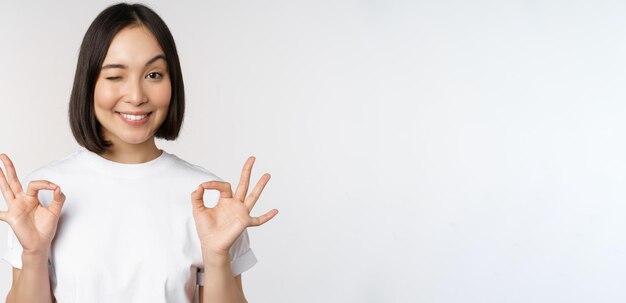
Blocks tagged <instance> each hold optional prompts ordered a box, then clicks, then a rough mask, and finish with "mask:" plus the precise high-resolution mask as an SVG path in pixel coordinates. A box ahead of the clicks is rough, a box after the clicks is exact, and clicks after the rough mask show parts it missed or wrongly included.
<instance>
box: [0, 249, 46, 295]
mask: <svg viewBox="0 0 626 303" xmlns="http://www.w3.org/2000/svg"><path fill="white" fill-rule="evenodd" d="M6 302H7V303H23V302H33V303H52V292H51V291H50V277H49V273H48V257H47V255H45V254H44V255H29V254H22V270H20V274H19V277H18V279H17V281H13V286H12V287H11V290H10V291H9V294H8V295H7V300H6Z"/></svg>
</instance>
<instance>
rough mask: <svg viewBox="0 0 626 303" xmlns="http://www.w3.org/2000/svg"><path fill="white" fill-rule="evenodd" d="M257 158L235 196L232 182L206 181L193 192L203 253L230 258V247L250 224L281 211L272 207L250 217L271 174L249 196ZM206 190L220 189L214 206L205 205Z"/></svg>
mask: <svg viewBox="0 0 626 303" xmlns="http://www.w3.org/2000/svg"><path fill="white" fill-rule="evenodd" d="M254 160H255V158H254V157H250V158H248V160H247V161H246V164H245V165H244V167H243V171H242V172H241V179H240V180H239V185H237V190H236V191H235V195H234V196H233V192H232V189H231V187H230V184H229V183H227V182H220V181H209V182H205V183H202V184H200V185H199V186H198V189H196V190H195V191H194V192H192V193H191V201H192V208H193V218H194V220H195V222H196V230H197V231H198V236H199V237H200V243H201V245H202V250H203V254H204V253H211V254H215V255H219V256H223V257H229V254H228V250H229V249H230V247H231V245H233V243H234V242H235V240H237V238H238V237H239V235H241V233H242V232H243V231H244V230H245V229H246V228H247V227H249V226H260V225H263V224H264V223H265V222H267V221H269V220H270V219H272V218H273V217H274V216H275V215H276V214H278V210H276V209H272V210H270V211H268V212H267V213H265V214H264V215H262V216H259V217H251V216H250V211H251V210H252V208H253V207H254V204H255V203H256V201H257V200H258V199H259V196H260V195H261V192H262V191H263V188H265V185H266V184H267V182H268V181H269V180H270V175H269V174H264V175H263V176H262V177H261V179H260V180H259V182H258V183H257V185H256V186H255V187H254V189H253V190H252V193H250V195H249V196H247V197H246V194H247V193H248V186H249V184H250V174H251V172H252V165H253V164H254ZM205 189H215V190H218V191H219V192H220V199H219V201H218V202H217V204H216V205H215V206H214V207H205V206H204V200H203V195H204V190H205Z"/></svg>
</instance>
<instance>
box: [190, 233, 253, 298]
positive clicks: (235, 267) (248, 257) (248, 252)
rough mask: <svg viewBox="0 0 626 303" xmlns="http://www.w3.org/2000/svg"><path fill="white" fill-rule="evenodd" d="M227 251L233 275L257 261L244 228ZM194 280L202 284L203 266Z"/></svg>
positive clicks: (238, 273)
mask: <svg viewBox="0 0 626 303" xmlns="http://www.w3.org/2000/svg"><path fill="white" fill-rule="evenodd" d="M228 253H229V254H230V260H231V261H230V270H231V272H232V274H233V276H238V275H240V274H242V273H243V272H245V271H247V270H248V269H250V268H252V266H254V265H255V264H256V263H257V259H256V256H255V255H254V252H253V251H252V249H250V239H249V238H248V231H247V230H244V231H243V233H241V235H239V238H237V240H235V243H233V245H232V246H231V247H230V250H229V251H228ZM196 281H198V285H200V286H204V268H200V269H199V270H198V276H197V279H196Z"/></svg>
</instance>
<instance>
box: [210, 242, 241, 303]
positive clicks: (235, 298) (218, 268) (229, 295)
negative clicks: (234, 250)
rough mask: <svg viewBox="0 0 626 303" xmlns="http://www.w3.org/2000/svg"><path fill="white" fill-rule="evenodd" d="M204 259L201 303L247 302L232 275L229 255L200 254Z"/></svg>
mask: <svg viewBox="0 0 626 303" xmlns="http://www.w3.org/2000/svg"><path fill="white" fill-rule="evenodd" d="M202 257H203V260H204V287H203V292H204V293H203V302H202V303H226V302H228V303H231V302H233V303H241V302H248V301H246V298H245V296H244V294H243V292H242V291H241V289H240V288H239V285H238V284H237V282H236V281H235V277H233V274H232V271H231V268H230V257H224V256H218V255H213V254H210V253H204V252H203V254H202Z"/></svg>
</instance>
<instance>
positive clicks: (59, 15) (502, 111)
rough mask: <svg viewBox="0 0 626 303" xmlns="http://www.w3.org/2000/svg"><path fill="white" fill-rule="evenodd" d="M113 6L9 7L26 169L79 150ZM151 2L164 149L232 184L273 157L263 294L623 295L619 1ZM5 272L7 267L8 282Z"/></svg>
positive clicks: (2, 127) (11, 115)
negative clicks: (92, 69)
mask: <svg viewBox="0 0 626 303" xmlns="http://www.w3.org/2000/svg"><path fill="white" fill-rule="evenodd" d="M109 3H111V2H109V1H90V2H87V1H67V0H66V1H53V2H50V3H48V2H45V1H21V2H18V1H4V0H3V2H2V4H0V41H1V42H0V43H1V47H0V68H1V71H2V72H0V102H1V107H0V152H4V153H7V154H8V155H9V156H11V157H12V158H13V160H14V162H15V164H16V166H17V168H18V173H19V174H20V176H25V175H26V174H27V173H28V172H30V171H31V170H34V169H35V168H37V167H40V166H42V165H45V164H47V163H49V162H51V161H53V160H56V159H58V158H61V157H64V156H66V155H67V154H69V153H71V152H73V151H75V150H76V149H77V148H78V145H77V144H76V143H75V141H74V139H73V137H72V135H71V132H70V129H69V125H68V122H67V103H68V100H69V94H70V90H71V85H72V80H73V74H74V70H75V66H76V59H77V55H78V49H79V46H80V42H81V39H82V36H83V34H84V32H85V31H86V29H87V27H88V25H89V23H90V22H91V21H92V20H93V18H94V17H95V16H96V15H97V14H98V12H100V11H101V10H102V9H104V8H105V7H106V6H107V5H108V4H109ZM148 3H149V4H150V6H151V7H152V8H153V9H155V10H156V11H157V13H159V14H160V15H161V16H162V17H163V19H164V20H165V21H166V22H167V24H168V25H169V27H170V29H171V31H172V32H173V35H174V37H175V39H176V42H177V45H178V50H179V54H180V57H181V60H182V67H183V73H184V76H185V84H186V88H187V90H186V92H187V100H188V107H187V110H188V111H187V113H188V114H187V116H186V121H185V124H184V128H183V130H182V134H181V136H180V138H179V140H177V141H175V142H161V141H160V142H159V143H158V145H159V147H161V148H164V149H166V150H168V151H169V152H171V153H175V154H177V155H179V156H180V157H182V158H183V159H186V160H188V161H190V162H192V163H196V164H199V165H202V166H204V167H206V168H207V169H209V170H210V171H212V172H214V173H216V174H217V175H219V176H221V177H223V178H225V179H226V180H228V181H230V182H233V183H235V182H237V180H238V176H239V171H240V168H241V166H242V165H243V163H244V161H245V159H246V157H247V156H249V155H255V156H256V157H257V164H256V166H255V171H254V174H253V177H254V178H255V180H257V179H258V178H259V177H260V176H261V174H262V173H263V172H269V173H271V174H272V180H271V181H270V183H269V185H268V187H267V189H266V190H265V192H264V194H263V196H262V198H261V200H260V202H259V203H258V204H257V207H256V208H257V210H256V211H255V212H253V213H256V214H260V213H262V212H265V211H266V210H268V209H270V208H274V207H276V208H278V209H279V210H280V214H279V215H278V216H277V217H276V218H275V219H274V220H273V221H271V222H270V223H268V224H267V225H266V226H263V227H260V228H256V229H252V230H250V234H251V241H252V243H251V244H252V246H253V249H254V250H255V252H256V254H257V257H258V258H259V263H258V264H257V265H256V266H255V267H254V268H253V269H251V270H250V271H248V272H247V273H245V274H244V288H245V291H246V294H247V297H248V299H249V301H251V302H446V303H448V302H450V303H452V302H476V303H479V302H481V303H483V302H594V303H597V302H625V301H626V288H625V287H624V285H625V282H626V261H625V260H626V258H625V257H626V256H625V255H626V220H625V215H626V203H625V202H626V186H625V184H626V141H625V139H626V133H625V131H626V119H625V117H626V104H625V103H624V97H626V85H625V83H626V5H625V4H624V3H623V2H621V1H591V0H589V1H565V0H561V1H539V0H535V1H530V0H529V1H461V0H459V1H406V2H400V1H383V0H370V1H330V0H315V1H287V0H283V1H202V2H201V1H198V2H197V3H196V2H188V1H187V2H186V1H177V2H176V4H174V2H173V1H152V2H148ZM0 209H5V208H4V206H3V205H2V206H1V207H0ZM7 226H8V225H6V224H5V223H1V224H0V250H4V247H5V241H4V240H5V237H6V234H5V232H6V229H7ZM87 270H88V269H87ZM10 281H11V278H10V267H9V266H8V265H7V264H6V263H4V262H2V264H1V265H0V298H4V296H5V294H6V293H7V292H8V289H9V288H10Z"/></svg>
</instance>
